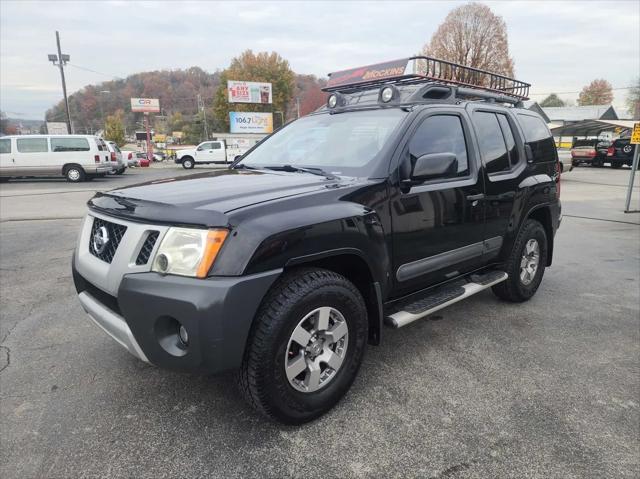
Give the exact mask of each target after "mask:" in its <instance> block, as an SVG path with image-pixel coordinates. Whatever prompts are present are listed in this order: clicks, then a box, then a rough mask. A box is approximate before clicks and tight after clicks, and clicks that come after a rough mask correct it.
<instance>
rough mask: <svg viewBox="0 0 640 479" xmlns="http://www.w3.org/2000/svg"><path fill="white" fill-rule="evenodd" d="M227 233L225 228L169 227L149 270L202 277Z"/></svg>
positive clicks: (204, 275)
mask: <svg viewBox="0 0 640 479" xmlns="http://www.w3.org/2000/svg"><path fill="white" fill-rule="evenodd" d="M228 233H229V232H228V231H227V230H224V229H215V230H198V229H191V228H169V231H167V234H165V235H164V238H163V239H162V243H160V247H159V248H158V252H157V253H156V257H155V258H154V260H153V266H152V267H151V270H152V271H157V272H158V273H163V274H179V275H181V276H194V277H196V278H205V277H206V276H207V273H208V272H209V269H210V268H211V265H212V264H213V262H214V260H215V259H216V256H217V255H218V251H220V248H221V247H222V243H224V240H225V238H226V237H227V234H228Z"/></svg>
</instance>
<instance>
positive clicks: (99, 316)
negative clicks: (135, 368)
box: [78, 291, 149, 363]
mask: <svg viewBox="0 0 640 479" xmlns="http://www.w3.org/2000/svg"><path fill="white" fill-rule="evenodd" d="M78 298H79V299H80V304H81V305H82V307H83V308H84V310H85V311H86V312H87V314H88V315H89V317H90V318H91V319H92V320H93V322H94V323H96V324H97V325H98V326H100V328H101V329H103V330H104V331H105V332H106V333H107V334H108V335H109V336H111V337H112V338H113V339H115V340H116V341H117V342H118V343H120V345H121V346H122V347H124V348H125V349H127V350H128V351H129V352H130V353H131V354H133V355H134V356H135V357H137V358H139V359H142V360H143V361H145V362H147V363H148V362H149V360H148V359H147V357H146V356H145V354H144V353H143V352H142V349H141V348H140V345H139V344H138V342H137V341H136V338H134V337H133V333H131V329H129V326H128V325H127V322H126V321H125V320H124V318H123V317H122V316H119V315H117V314H115V313H114V312H113V311H111V310H110V309H109V308H107V307H105V306H104V305H103V304H102V303H100V302H99V301H97V300H96V299H95V298H94V297H93V296H91V295H90V294H89V293H87V292H86V291H82V292H81V293H80V294H79V295H78Z"/></svg>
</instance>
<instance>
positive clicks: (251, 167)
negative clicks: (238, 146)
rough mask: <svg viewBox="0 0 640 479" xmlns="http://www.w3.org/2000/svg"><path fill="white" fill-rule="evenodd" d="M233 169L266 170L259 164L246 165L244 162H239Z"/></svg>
mask: <svg viewBox="0 0 640 479" xmlns="http://www.w3.org/2000/svg"><path fill="white" fill-rule="evenodd" d="M233 169H234V170H264V168H261V167H259V166H251V165H245V164H244V163H238V164H237V165H235V166H234V167H233Z"/></svg>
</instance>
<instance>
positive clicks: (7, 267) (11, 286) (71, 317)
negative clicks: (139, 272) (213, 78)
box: [0, 165, 640, 478]
mask: <svg viewBox="0 0 640 479" xmlns="http://www.w3.org/2000/svg"><path fill="white" fill-rule="evenodd" d="M198 171H199V170H195V172H198ZM189 173H190V172H187V171H185V170H182V169H181V168H179V167H175V166H171V165H164V166H160V167H154V168H150V169H149V170H146V169H136V170H132V171H130V172H128V173H127V174H126V175H125V176H124V177H113V178H107V179H105V180H95V181H94V182H92V183H82V184H73V185H72V184H69V183H65V182H64V181H58V180H38V181H16V182H11V183H9V184H3V185H2V186H0V221H2V223H0V271H1V276H0V310H1V312H0V319H1V321H0V338H1V342H0V430H1V433H0V434H1V440H2V447H1V453H0V454H1V465H0V476H1V477H3V478H31V477H45V478H49V477H51V478H70V477H136V478H137V477H153V478H155V477H220V478H228V477H278V478H281V477H306V478H315V477H323V478H332V477H340V478H344V477H371V478H379V477H385V478H387V477H421V478H428V477H434V478H458V477H465V478H467V477H469V478H492V477H540V478H543V477H545V478H546V477H562V478H574V477H575V478H584V477H593V478H603V477H612V478H620V477H628V478H632V477H638V476H639V475H640V315H639V311H640V214H638V213H636V214H624V213H622V209H623V204H624V195H625V192H626V184H627V179H628V174H629V170H628V169H626V168H625V169H622V170H611V169H609V168H604V169H596V168H588V167H584V168H577V169H576V170H574V171H572V172H570V173H567V174H565V175H564V176H563V186H562V188H563V189H562V202H563V211H564V214H565V216H564V219H563V222H562V226H561V228H560V230H559V232H558V235H557V237H556V250H555V258H554V265H553V267H552V268H550V269H548V270H547V272H546V274H545V278H544V280H543V282H542V285H541V287H540V289H539V291H538V293H537V295H536V296H535V297H534V298H533V299H532V300H531V301H529V302H528V303H525V304H522V305H513V304H509V303H505V302H500V301H498V300H497V299H496V298H495V297H494V296H493V295H492V294H491V293H490V292H485V293H481V294H479V295H476V296H474V297H472V298H471V299H469V300H467V301H465V302H461V303H457V304H455V305H454V306H452V307H449V308H448V309H445V310H443V311H440V312H439V313H438V314H437V315H436V316H432V317H431V318H429V319H425V320H422V321H418V322H416V323H414V324H412V325H410V326H407V327H406V328H403V329H400V330H385V331H384V338H383V344H382V346H380V347H377V348H373V347H372V348H369V350H368V352H367V355H366V356H365V362H364V364H363V367H362V369H361V371H360V374H359V377H358V379H357V380H356V382H355V384H354V386H353V388H352V389H351V391H350V392H349V393H348V395H347V396H346V397H345V398H344V400H343V401H342V402H341V403H340V404H339V405H338V406H337V407H336V408H335V409H334V410H332V411H331V412H330V413H329V414H327V415H326V416H324V417H322V418H321V419H319V420H317V421H315V422H313V423H310V424H308V425H305V426H303V427H298V428H296V427H283V426H280V425H277V424H273V423H269V422H266V421H265V420H263V419H262V418H261V417H260V416H258V415H256V414H255V413H254V412H253V411H252V410H250V409H249V408H248V407H247V406H245V404H244V403H243V402H242V401H240V399H239V396H238V394H237V393H236V392H235V389H234V387H233V385H234V380H233V377H232V376H231V375H228V376H222V377H201V376H196V375H185V374H178V373H173V372H168V371H165V370H160V369H156V368H154V367H152V366H149V365H147V364H144V363H142V362H140V361H138V360H137V359H135V358H134V357H132V356H131V355H129V353H127V352H126V351H125V350H124V349H122V348H121V347H120V346H119V345H117V344H116V343H115V342H114V341H113V340H112V339H111V338H109V337H108V336H107V335H105V334H104V333H103V332H102V331H100V330H99V329H98V328H97V327H96V326H95V325H93V324H92V323H91V322H90V321H89V320H88V318H87V317H86V315H85V313H84V312H83V311H82V308H81V307H80V304H79V302H78V300H77V298H76V295H75V290H74V288H73V284H72V281H71V271H70V258H71V253H72V250H73V248H74V246H75V241H76V236H77V233H78V228H79V224H80V220H79V219H78V218H80V217H81V216H82V215H83V214H84V211H85V202H86V200H87V199H88V198H89V197H90V196H91V195H92V194H93V192H94V191H96V190H102V189H111V188H114V187H118V186H121V185H124V184H131V183H136V182H139V181H145V180H148V179H160V178H163V177H168V176H171V175H173V174H180V175H182V174H189ZM634 207H635V208H636V209H640V191H639V188H637V187H636V189H635V192H634Z"/></svg>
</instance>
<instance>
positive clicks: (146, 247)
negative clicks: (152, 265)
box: [136, 231, 160, 266]
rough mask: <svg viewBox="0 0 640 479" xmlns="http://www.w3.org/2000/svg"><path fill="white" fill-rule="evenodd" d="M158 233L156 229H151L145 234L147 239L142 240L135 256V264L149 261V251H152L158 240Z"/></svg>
mask: <svg viewBox="0 0 640 479" xmlns="http://www.w3.org/2000/svg"><path fill="white" fill-rule="evenodd" d="M159 234H160V233H159V232H158V231H151V232H150V233H149V235H148V236H147V239H146V240H145V241H144V244H143V245H142V248H140V252H139V253H138V257H137V258H136V264H137V265H138V266H140V265H143V264H147V263H148V262H149V258H151V252H152V251H153V247H154V246H155V244H156V241H157V240H158V235H159Z"/></svg>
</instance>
